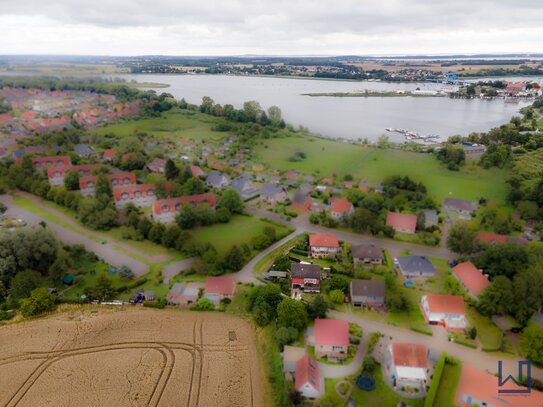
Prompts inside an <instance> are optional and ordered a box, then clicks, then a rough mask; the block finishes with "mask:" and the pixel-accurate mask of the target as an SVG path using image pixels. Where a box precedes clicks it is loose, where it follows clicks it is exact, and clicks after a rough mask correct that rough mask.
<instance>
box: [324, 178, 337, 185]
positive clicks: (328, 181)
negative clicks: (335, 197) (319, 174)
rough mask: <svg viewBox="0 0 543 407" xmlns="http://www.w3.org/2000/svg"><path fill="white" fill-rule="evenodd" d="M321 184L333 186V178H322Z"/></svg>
mask: <svg viewBox="0 0 543 407" xmlns="http://www.w3.org/2000/svg"><path fill="white" fill-rule="evenodd" d="M321 182H322V183H323V184H326V185H334V184H335V182H334V179H333V178H323V179H322V181H321Z"/></svg>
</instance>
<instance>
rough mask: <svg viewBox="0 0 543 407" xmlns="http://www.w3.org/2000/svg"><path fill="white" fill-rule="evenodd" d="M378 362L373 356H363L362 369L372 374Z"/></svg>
mask: <svg viewBox="0 0 543 407" xmlns="http://www.w3.org/2000/svg"><path fill="white" fill-rule="evenodd" d="M377 366H378V363H377V361H376V360H375V358H374V357H373V356H364V361H363V362H362V371H363V372H364V373H367V374H370V375H371V374H372V373H373V372H375V369H376V368H377Z"/></svg>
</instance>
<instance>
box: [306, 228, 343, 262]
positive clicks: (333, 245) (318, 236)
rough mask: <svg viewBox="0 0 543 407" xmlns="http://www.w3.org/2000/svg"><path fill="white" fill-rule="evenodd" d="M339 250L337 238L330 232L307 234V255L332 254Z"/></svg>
mask: <svg viewBox="0 0 543 407" xmlns="http://www.w3.org/2000/svg"><path fill="white" fill-rule="evenodd" d="M338 251H339V240H338V238H337V237H336V236H334V235H332V234H330V233H315V234H313V235H310V236H309V256H310V257H327V256H334V255H336V254H337V253H338Z"/></svg>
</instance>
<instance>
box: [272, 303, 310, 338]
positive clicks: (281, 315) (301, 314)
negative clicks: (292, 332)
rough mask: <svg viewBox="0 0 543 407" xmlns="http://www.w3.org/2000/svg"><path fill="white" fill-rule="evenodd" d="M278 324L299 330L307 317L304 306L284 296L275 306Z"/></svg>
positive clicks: (303, 327) (302, 327)
mask: <svg viewBox="0 0 543 407" xmlns="http://www.w3.org/2000/svg"><path fill="white" fill-rule="evenodd" d="M277 321H278V323H279V326H283V327H294V328H296V329H297V330H298V331H299V332H301V331H303V330H304V329H305V327H306V326H307V322H308V317H307V311H306V309H305V306H304V305H303V304H302V303H301V302H299V301H296V300H293V299H292V298H284V299H283V300H282V301H281V303H280V304H279V305H278V306H277Z"/></svg>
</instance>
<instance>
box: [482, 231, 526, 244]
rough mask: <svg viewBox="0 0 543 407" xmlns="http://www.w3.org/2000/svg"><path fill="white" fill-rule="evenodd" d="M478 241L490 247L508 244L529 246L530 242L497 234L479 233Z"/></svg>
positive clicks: (521, 238)
mask: <svg viewBox="0 0 543 407" xmlns="http://www.w3.org/2000/svg"><path fill="white" fill-rule="evenodd" d="M477 240H478V241H479V242H481V243H484V244H489V245H502V244H507V243H515V244H528V243H529V241H528V240H527V239H525V238H523V237H517V236H506V235H498V234H496V233H479V234H478V235H477Z"/></svg>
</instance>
